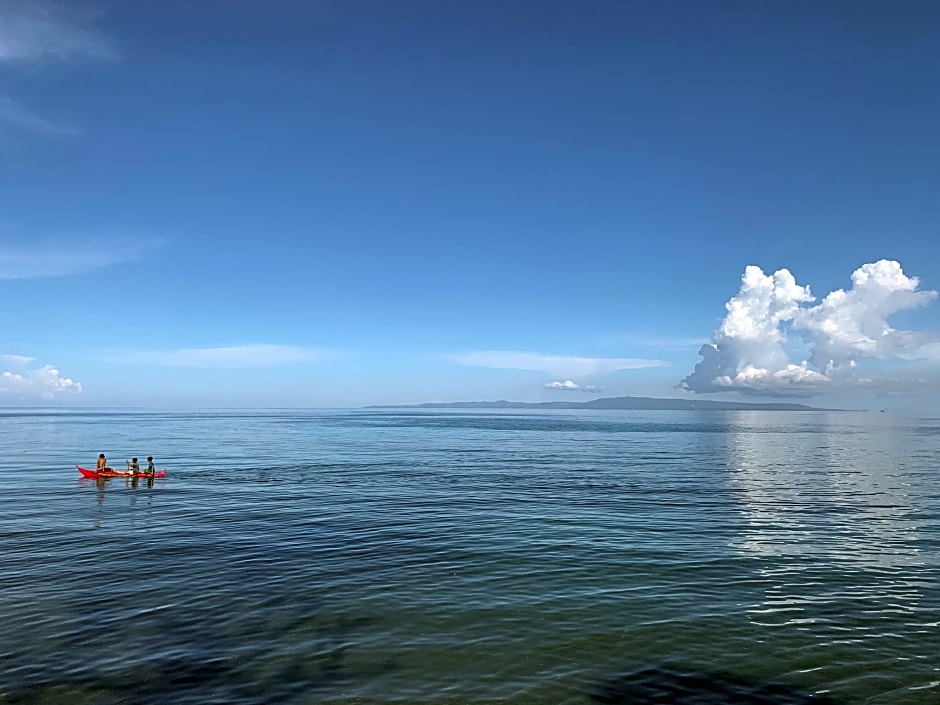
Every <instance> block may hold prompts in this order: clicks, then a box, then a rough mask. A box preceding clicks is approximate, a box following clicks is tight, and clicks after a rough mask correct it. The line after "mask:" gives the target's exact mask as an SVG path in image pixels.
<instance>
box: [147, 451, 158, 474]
mask: <svg viewBox="0 0 940 705" xmlns="http://www.w3.org/2000/svg"><path fill="white" fill-rule="evenodd" d="M147 474H148V475H156V474H157V467H156V466H155V465H154V464H153V456H152V455H148V456H147Z"/></svg>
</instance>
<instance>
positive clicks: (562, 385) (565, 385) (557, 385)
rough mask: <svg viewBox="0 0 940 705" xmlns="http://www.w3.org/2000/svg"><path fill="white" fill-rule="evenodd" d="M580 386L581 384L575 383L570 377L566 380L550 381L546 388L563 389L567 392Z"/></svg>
mask: <svg viewBox="0 0 940 705" xmlns="http://www.w3.org/2000/svg"><path fill="white" fill-rule="evenodd" d="M580 388H581V387H580V385H577V384H575V383H574V382H572V381H571V380H570V379H568V380H565V381H564V382H549V383H548V384H546V385H545V389H561V390H564V391H566V392H574V391H577V390H578V389H580Z"/></svg>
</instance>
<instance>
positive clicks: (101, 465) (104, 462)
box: [95, 453, 108, 472]
mask: <svg viewBox="0 0 940 705" xmlns="http://www.w3.org/2000/svg"><path fill="white" fill-rule="evenodd" d="M107 467H108V459H107V458H105V457H104V453H100V454H99V455H98V464H97V465H96V466H95V470H97V471H98V472H101V471H102V470H105V469H107Z"/></svg>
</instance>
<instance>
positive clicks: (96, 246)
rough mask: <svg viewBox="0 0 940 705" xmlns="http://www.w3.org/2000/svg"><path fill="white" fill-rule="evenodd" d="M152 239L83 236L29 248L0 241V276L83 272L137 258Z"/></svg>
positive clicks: (21, 277) (3, 277) (57, 275)
mask: <svg viewBox="0 0 940 705" xmlns="http://www.w3.org/2000/svg"><path fill="white" fill-rule="evenodd" d="M155 245H156V243H155V242H150V241H136V240H135V241H128V240H118V239H110V240H95V241H91V240H86V241H79V242H64V241H63V242H56V243H47V244H45V245H37V244H34V245H32V246H31V247H29V248H24V247H22V246H12V245H6V244H4V243H3V242H2V241H0V279H39V278H45V277H64V276H68V275H70V274H83V273H86V272H89V271H91V270H94V269H100V268H101V267H107V266H109V265H113V264H120V263H122V262H129V261H133V260H135V259H139V258H140V257H142V256H143V255H144V253H145V252H146V251H147V250H149V249H151V248H152V247H154V246H155Z"/></svg>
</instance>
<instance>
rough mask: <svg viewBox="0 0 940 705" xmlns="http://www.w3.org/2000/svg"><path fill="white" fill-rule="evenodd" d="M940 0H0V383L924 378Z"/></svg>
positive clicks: (930, 318) (441, 397) (929, 346)
mask: <svg viewBox="0 0 940 705" xmlns="http://www.w3.org/2000/svg"><path fill="white" fill-rule="evenodd" d="M937 125H940V5H938V4H937V3H935V2H932V1H920V0H908V1H907V2H904V3H887V2H869V1H867V0H845V1H839V2H834V1H832V0H820V1H813V2H809V1H805V2H803V1H798V2H788V3H775V2H763V1H758V2H754V1H752V0H748V1H736V0H721V1H719V2H714V3H702V2H697V1H689V2H682V1H679V0H667V1H665V2H663V1H661V0H655V1H654V0H649V1H646V0H616V1H606V0H578V1H577V2H575V1H574V0H571V1H566V2H558V1H555V0H538V1H536V0H529V1H527V2H520V1H518V0H501V1H500V2H498V3H496V2H488V1H486V0H475V1H471V0H449V1H448V2H438V1H437V0H391V1H390V0H332V1H330V0H303V1H301V0H292V1H288V0H266V1H265V2H257V1H256V0H200V1H199V2H192V1H191V0H187V1H186V2H183V1H182V0H162V1H161V2H147V3H144V2H133V3H129V2H124V1H119V0H94V1H93V2H85V1H84V0H68V2H65V1H63V2H50V1H48V0H0V406H21V405H35V404H53V405H75V406H133V407H149V406H153V407H243V408H244V407H247V408H253V407H311V408H323V407H355V406H362V405H369V404H411V403H420V402H432V401H460V400H496V399H509V400H515V401H558V400H566V401H587V400H590V399H594V398H598V397H610V396H622V395H635V396H655V397H679V398H696V399H697V398H702V399H716V400H723V399H724V400H741V399H745V400H749V401H772V400H777V399H780V398H786V399H787V400H797V401H801V402H803V403H809V404H816V405H832V404H840V405H844V406H848V407H849V408H885V407H889V408H926V409H931V408H935V405H936V404H937V403H938V402H937V401H936V400H937V399H940V395H938V392H940V313H938V312H940V302H938V301H937V295H936V293H935V292H936V291H937V290H940V244H938V242H937V241H938V235H940V197H938V193H937V188H938V184H940V131H938V130H937Z"/></svg>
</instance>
